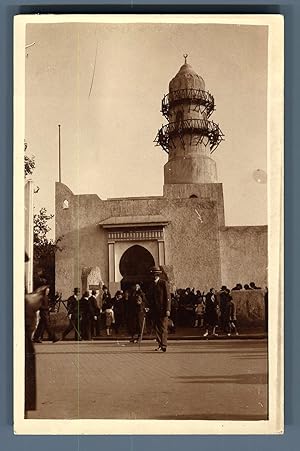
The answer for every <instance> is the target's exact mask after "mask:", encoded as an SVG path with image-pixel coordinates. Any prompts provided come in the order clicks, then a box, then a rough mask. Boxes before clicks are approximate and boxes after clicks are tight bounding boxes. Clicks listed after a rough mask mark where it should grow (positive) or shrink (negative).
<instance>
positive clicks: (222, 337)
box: [93, 334, 268, 341]
mask: <svg viewBox="0 0 300 451" xmlns="http://www.w3.org/2000/svg"><path fill="white" fill-rule="evenodd" d="M267 338H268V336H267V334H257V335H254V334H252V335H250V334H247V335H246V334H245V335H237V336H235V335H233V336H230V337H228V336H227V335H218V336H217V337H216V336H208V337H203V335H201V336H199V335H181V336H177V337H172V336H168V341H180V340H187V341H188V340H191V341H192V340H197V341H199V340H206V341H207V340H216V341H217V340H264V339H267ZM154 340H155V337H144V338H143V341H154ZM93 341H129V337H116V336H113V337H107V336H103V337H94V338H93Z"/></svg>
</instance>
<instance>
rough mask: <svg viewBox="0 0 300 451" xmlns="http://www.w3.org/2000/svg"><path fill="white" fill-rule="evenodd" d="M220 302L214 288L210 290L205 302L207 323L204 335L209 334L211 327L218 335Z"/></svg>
mask: <svg viewBox="0 0 300 451" xmlns="http://www.w3.org/2000/svg"><path fill="white" fill-rule="evenodd" d="M218 308H219V306H218V302H217V298H216V294H215V290H214V288H211V289H210V290H209V293H207V295H206V302H205V324H206V331H205V333H204V334H203V336H204V337H207V336H208V333H209V328H212V334H213V335H215V336H217V335H218V334H217V333H216V329H217V327H218Z"/></svg>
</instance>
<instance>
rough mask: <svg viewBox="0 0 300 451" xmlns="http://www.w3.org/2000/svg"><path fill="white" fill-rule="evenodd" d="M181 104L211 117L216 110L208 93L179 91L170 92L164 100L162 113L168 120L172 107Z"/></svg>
mask: <svg viewBox="0 0 300 451" xmlns="http://www.w3.org/2000/svg"><path fill="white" fill-rule="evenodd" d="M180 104H190V105H191V108H193V109H194V110H197V111H200V112H201V113H204V112H205V113H206V115H207V117H209V116H210V115H211V114H212V112H213V111H214V110H215V101H214V98H213V96H212V95H211V94H210V93H209V92H208V91H202V90H201V89H193V88H189V89H179V90H178V91H170V92H169V94H166V95H165V96H164V98H163V99H162V103H161V112H162V114H163V115H164V116H165V117H166V118H167V119H168V118H169V115H170V110H171V109H172V107H174V106H176V105H180Z"/></svg>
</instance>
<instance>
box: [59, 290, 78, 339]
mask: <svg viewBox="0 0 300 451" xmlns="http://www.w3.org/2000/svg"><path fill="white" fill-rule="evenodd" d="M67 309H68V315H71V318H70V322H69V325H68V327H67V328H66V329H65V331H64V332H63V334H62V339H64V338H65V337H66V336H67V335H68V334H69V332H71V330H73V329H74V330H75V339H76V340H80V339H81V336H80V315H81V311H80V301H79V299H77V297H76V296H75V295H73V296H71V297H69V299H68V303H67Z"/></svg>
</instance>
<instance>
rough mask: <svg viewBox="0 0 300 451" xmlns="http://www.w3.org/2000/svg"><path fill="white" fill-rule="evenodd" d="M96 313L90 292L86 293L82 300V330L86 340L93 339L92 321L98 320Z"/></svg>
mask: <svg viewBox="0 0 300 451" xmlns="http://www.w3.org/2000/svg"><path fill="white" fill-rule="evenodd" d="M95 313H96V312H95V310H94V307H93V305H92V302H91V298H90V296H89V292H88V291H86V292H85V293H84V295H83V297H82V298H81V300H80V314H81V330H82V338H83V339H84V340H91V339H92V321H94V320H96V319H97V316H96V314H95Z"/></svg>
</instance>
